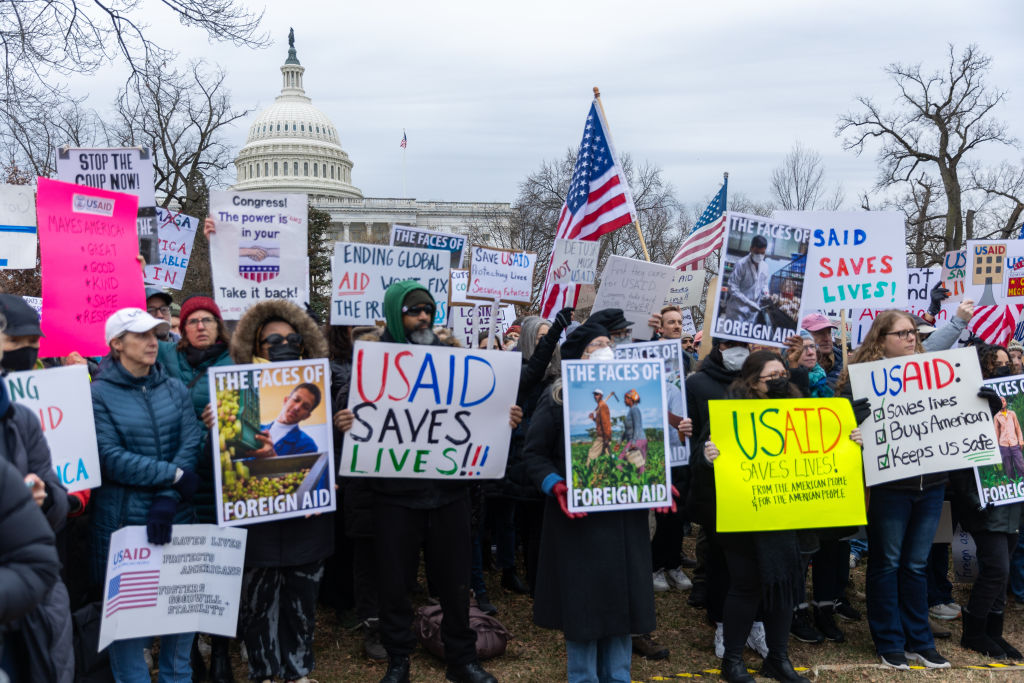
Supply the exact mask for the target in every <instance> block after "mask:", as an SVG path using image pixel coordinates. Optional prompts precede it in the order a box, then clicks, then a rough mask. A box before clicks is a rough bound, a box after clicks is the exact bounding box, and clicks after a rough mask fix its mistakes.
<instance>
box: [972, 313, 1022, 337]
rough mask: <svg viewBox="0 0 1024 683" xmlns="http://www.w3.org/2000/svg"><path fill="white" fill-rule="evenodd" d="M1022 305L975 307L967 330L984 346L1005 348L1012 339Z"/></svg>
mask: <svg viewBox="0 0 1024 683" xmlns="http://www.w3.org/2000/svg"><path fill="white" fill-rule="evenodd" d="M1022 311H1024V304H1010V305H1008V306H1003V305H997V306H975V308H974V315H973V316H971V319H970V321H969V322H968V323H967V329H968V330H970V331H971V333H972V334H974V336H976V337H981V339H982V340H983V341H984V342H985V343H986V344H998V345H999V346H1006V345H1007V344H1009V343H1010V340H1011V339H1013V337H1014V331H1015V330H1016V328H1017V322H1018V321H1019V320H1020V318H1021V312H1022Z"/></svg>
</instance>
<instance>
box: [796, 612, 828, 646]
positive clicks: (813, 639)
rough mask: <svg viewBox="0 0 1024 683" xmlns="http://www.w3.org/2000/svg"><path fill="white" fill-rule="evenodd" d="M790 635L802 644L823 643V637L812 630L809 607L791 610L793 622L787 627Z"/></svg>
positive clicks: (814, 629)
mask: <svg viewBox="0 0 1024 683" xmlns="http://www.w3.org/2000/svg"><path fill="white" fill-rule="evenodd" d="M789 632H790V634H791V635H792V636H793V637H794V638H796V639H797V640H799V641H800V642H802V643H813V644H815V645H818V644H820V643H824V642H825V636H823V635H821V631H819V630H818V629H816V628H814V624H813V623H812V620H811V610H810V608H809V607H806V606H805V607H798V608H796V609H795V610H793V622H792V623H791V624H790V625H789Z"/></svg>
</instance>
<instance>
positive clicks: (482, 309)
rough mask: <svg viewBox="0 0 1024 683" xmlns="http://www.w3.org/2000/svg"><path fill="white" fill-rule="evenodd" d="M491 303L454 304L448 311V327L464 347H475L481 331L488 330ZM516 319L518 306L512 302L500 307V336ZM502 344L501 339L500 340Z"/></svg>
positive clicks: (498, 331) (498, 328) (497, 328)
mask: <svg viewBox="0 0 1024 683" xmlns="http://www.w3.org/2000/svg"><path fill="white" fill-rule="evenodd" d="M492 308H493V307H492V306H491V305H490V304H481V305H479V306H452V308H451V310H449V311H448V327H450V328H451V330H452V335H453V336H454V337H455V338H456V339H458V340H459V343H460V344H462V346H463V348H467V349H475V348H476V347H477V346H478V343H477V340H478V339H479V336H480V333H481V332H486V331H487V330H489V329H490V327H491V309H492ZM515 319H516V307H515V306H513V305H512V304H507V305H505V306H499V307H498V325H497V327H496V328H495V330H496V332H497V334H498V335H499V336H500V335H502V334H504V333H505V331H506V330H508V328H509V326H511V325H512V321H513V320H515ZM499 345H500V340H499Z"/></svg>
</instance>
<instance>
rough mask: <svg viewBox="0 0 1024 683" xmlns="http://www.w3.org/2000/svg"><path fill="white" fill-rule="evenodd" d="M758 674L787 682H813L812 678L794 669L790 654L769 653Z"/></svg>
mask: <svg viewBox="0 0 1024 683" xmlns="http://www.w3.org/2000/svg"><path fill="white" fill-rule="evenodd" d="M758 675H759V676H764V677H765V678H773V679H775V680H776V681H784V682H785V683H811V682H810V680H808V679H807V678H804V677H803V676H801V675H800V674H798V673H797V672H796V670H794V669H793V664H792V663H791V662H790V661H789V655H778V654H775V653H772V652H769V653H768V656H767V657H766V658H765V660H764V664H762V665H761V670H760V671H759V672H758Z"/></svg>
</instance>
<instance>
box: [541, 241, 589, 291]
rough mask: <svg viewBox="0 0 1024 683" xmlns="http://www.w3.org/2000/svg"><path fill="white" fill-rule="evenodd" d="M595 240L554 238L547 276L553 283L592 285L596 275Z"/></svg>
mask: <svg viewBox="0 0 1024 683" xmlns="http://www.w3.org/2000/svg"><path fill="white" fill-rule="evenodd" d="M600 247H601V243H600V242H599V241H597V240H563V239H556V240H555V249H554V251H553V252H552V254H551V270H550V271H549V272H548V277H549V278H550V279H551V284H554V285H592V284H594V279H595V278H596V277H597V254H598V251H600Z"/></svg>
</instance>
